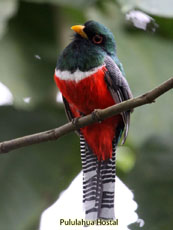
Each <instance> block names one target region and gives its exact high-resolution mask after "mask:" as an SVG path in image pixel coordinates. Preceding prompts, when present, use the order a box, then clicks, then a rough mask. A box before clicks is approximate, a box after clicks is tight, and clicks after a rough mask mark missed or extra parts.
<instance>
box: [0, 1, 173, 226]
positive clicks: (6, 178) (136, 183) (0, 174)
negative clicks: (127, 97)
mask: <svg viewBox="0 0 173 230" xmlns="http://www.w3.org/2000/svg"><path fill="white" fill-rule="evenodd" d="M134 2H136V1H132V0H131V1H127V0H126V1H125V0H123V1H120V0H119V1H118V3H119V5H117V4H116V2H115V1H114V0H109V1H103V0H89V1H84V0H74V1H70V0H65V1H63V0H50V1H48V0H25V1H24V0H23V1H17V0H16V1H14V0H8V1H5V0H4V1H3V0H1V1H0V82H2V83H3V84H5V85H6V86H7V87H8V88H9V89H10V91H11V92H12V94H13V97H14V104H13V106H1V107H0V130H1V132H0V141H3V140H7V139H11V138H15V137H18V136H23V135H27V134H31V133H35V132H40V131H43V130H47V129H51V128H54V127H58V126H60V125H61V124H64V123H65V122H66V117H65V113H64V110H63V106H62V105H61V104H59V103H57V102H56V93H57V88H56V86H55V84H54V81H53V73H54V68H55V65H56V59H57V56H58V55H59V53H60V51H61V50H62V49H63V48H64V47H65V46H66V45H67V44H68V43H69V42H70V40H71V34H72V32H71V31H70V29H69V28H70V26H71V25H73V24H79V23H84V22H85V21H86V20H89V19H94V20H97V21H100V22H102V23H103V24H105V25H106V26H108V27H109V28H110V29H111V30H112V31H113V33H114V35H115V38H116V42H117V53H118V56H119V58H120V60H121V62H122V63H123V65H124V68H125V72H126V77H127V79H128V82H129V84H130V86H131V89H132V92H133V94H134V96H137V95H139V94H142V93H144V92H145V91H147V90H150V89H152V88H153V87H155V86H156V85H157V84H160V83H161V82H163V81H164V80H167V79H168V78H169V77H171V76H172V69H173V68H172V60H173V32H172V31H173V30H172V27H173V19H172V18H171V16H172V12H173V6H172V5H171V4H172V3H171V2H169V1H168V0H167V1H166V2H165V5H164V7H161V1H158V4H159V5H158V7H157V10H158V9H159V10H160V11H159V13H158V11H157V13H154V11H151V7H150V8H149V9H150V10H148V11H149V13H153V14H155V15H156V16H155V19H156V22H157V23H158V24H159V28H158V30H157V31H156V32H155V33H149V32H147V31H139V30H137V29H135V28H133V27H132V26H131V25H129V24H128V23H127V22H126V21H125V17H124V15H123V14H122V13H121V9H122V10H123V11H127V9H131V8H133V7H137V8H139V9H143V10H145V11H146V12H147V9H148V7H149V5H148V7H145V9H144V8H142V6H141V5H140V4H138V5H134ZM143 2H145V6H147V2H148V4H149V1H147V0H145V1H143ZM151 2H154V1H150V3H151ZM162 2H163V1H162ZM132 3H133V4H132ZM119 6H121V8H120V7H119ZM165 9H166V10H165ZM163 10H164V13H163ZM161 16H164V18H163V17H161ZM166 16H167V17H169V18H166ZM38 57H39V58H38ZM26 97H31V102H30V103H29V104H28V103H25V102H24V100H23V99H24V98H26ZM172 105H173V103H172V92H171V91H170V92H168V93H167V94H165V95H163V96H162V97H161V98H159V99H158V100H157V102H156V103H155V104H152V105H147V106H143V107H140V108H138V109H136V110H135V111H134V113H133V114H132V120H131V127H130V134H129V137H128V140H127V144H126V147H121V148H119V150H118V159H117V161H118V163H117V166H118V174H119V175H120V176H121V178H123V180H124V181H126V183H127V184H128V185H129V187H130V188H131V189H132V190H133V191H134V194H135V199H136V200H137V202H138V204H139V208H138V213H139V215H140V218H143V219H144V221H145V225H144V227H143V229H146V230H148V229H150V230H155V229H166V230H169V229H172V225H173V223H172V222H173V221H172V218H171V217H172V214H173V213H172V212H173V209H172V207H173V199H172V192H173V191H172V188H173V184H172V183H173V182H172V181H173V180H172V175H173V163H172V162H173V143H172V139H171V137H172V136H173V109H172V108H173V106H172ZM67 143H68V144H67ZM80 169H81V163H80V153H79V143H78V137H77V136H76V135H75V134H69V135H67V136H65V137H63V138H61V139H59V140H58V141H56V142H50V143H43V144H38V145H35V146H31V147H27V148H23V149H20V150H16V151H14V152H11V153H9V154H6V155H1V156H0V188H1V189H0V230H35V229H37V226H38V225H39V217H40V214H41V212H42V211H43V210H44V209H45V208H46V207H48V206H49V205H50V204H52V203H53V201H55V200H56V199H57V197H58V195H59V193H60V192H61V191H62V190H63V189H65V188H66V187H67V185H68V184H69V183H70V181H71V180H72V178H73V177H74V176H75V175H76V174H77V173H78V172H79V171H80ZM138 228H139V226H135V225H133V226H131V229H138Z"/></svg>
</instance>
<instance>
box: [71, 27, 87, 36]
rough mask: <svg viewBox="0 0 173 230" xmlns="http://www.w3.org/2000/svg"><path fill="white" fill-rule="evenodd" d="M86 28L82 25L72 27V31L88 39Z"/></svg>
mask: <svg viewBox="0 0 173 230" xmlns="http://www.w3.org/2000/svg"><path fill="white" fill-rule="evenodd" d="M84 28H85V26H82V25H76V26H72V27H71V29H72V30H74V31H75V32H76V33H77V34H80V36H81V37H83V38H88V36H87V35H86V33H85V32H84V31H83V30H84Z"/></svg>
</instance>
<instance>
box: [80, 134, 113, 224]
mask: <svg viewBox="0 0 173 230" xmlns="http://www.w3.org/2000/svg"><path fill="white" fill-rule="evenodd" d="M112 146H113V148H112V159H109V160H107V161H98V159H97V157H96V155H94V154H93V152H92V151H91V150H90V149H89V147H88V145H87V143H86V142H85V139H84V137H83V136H82V135H80V148H81V160H82V168H83V202H84V208H85V218H86V220H96V219H114V218H115V214H114V189H115V174H116V173H115V149H116V145H115V141H113V145H112Z"/></svg>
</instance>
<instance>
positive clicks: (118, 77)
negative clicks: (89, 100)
mask: <svg viewBox="0 0 173 230" xmlns="http://www.w3.org/2000/svg"><path fill="white" fill-rule="evenodd" d="M104 62H105V65H106V68H107V70H108V71H106V72H105V80H106V82H107V84H108V88H109V90H110V92H111V94H112V97H113V99H114V101H115V102H116V103H120V102H122V101H125V100H128V99H130V98H133V96H132V93H131V90H130V87H129V85H128V82H127V80H126V79H125V77H124V76H123V74H122V73H121V71H120V69H119V67H118V66H117V64H116V63H115V62H114V60H113V59H112V58H111V57H109V56H106V58H105V60H104ZM130 112H131V111H125V112H122V114H121V115H122V118H123V121H124V136H123V140H122V144H124V142H125V140H126V138H127V134H128V130H129V125H130Z"/></svg>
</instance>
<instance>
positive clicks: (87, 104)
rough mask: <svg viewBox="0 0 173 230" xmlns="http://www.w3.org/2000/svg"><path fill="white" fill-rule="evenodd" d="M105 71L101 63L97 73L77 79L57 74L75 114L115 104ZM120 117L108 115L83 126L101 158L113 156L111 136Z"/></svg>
mask: <svg viewBox="0 0 173 230" xmlns="http://www.w3.org/2000/svg"><path fill="white" fill-rule="evenodd" d="M105 71H106V67H105V66H102V67H101V68H100V69H98V70H97V72H96V73H93V74H92V75H90V76H86V77H85V78H84V79H82V80H80V81H78V82H76V81H72V80H63V79H61V78H60V77H58V76H57V75H56V74H55V76H54V78H55V82H56V84H57V86H58V88H59V90H60V91H61V93H62V95H63V96H64V97H65V98H66V100H67V101H68V102H69V105H70V108H71V110H72V112H73V114H74V116H75V117H79V116H80V114H79V111H80V112H82V113H83V114H89V113H91V112H92V111H93V110H94V109H104V108H106V107H109V106H111V105H113V104H115V102H114V100H113V98H112V96H111V94H110V92H109V90H108V87H107V84H106V82H105ZM120 120H121V116H120V115H118V116H114V117H112V118H109V119H106V120H104V121H103V122H102V123H100V124H99V123H97V124H93V125H90V126H88V127H85V128H82V129H81V130H82V133H83V134H84V137H85V140H86V141H87V143H88V145H89V146H90V148H91V149H92V151H93V152H94V153H95V154H96V155H97V156H98V159H100V160H101V159H103V160H105V159H107V158H111V157H112V140H113V138H114V136H115V130H116V127H117V124H118V123H119V122H120Z"/></svg>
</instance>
